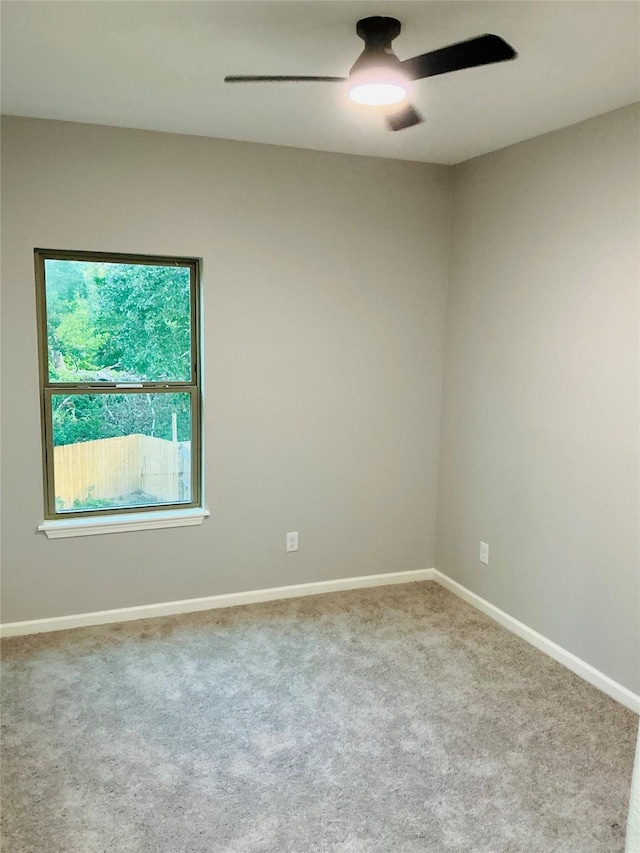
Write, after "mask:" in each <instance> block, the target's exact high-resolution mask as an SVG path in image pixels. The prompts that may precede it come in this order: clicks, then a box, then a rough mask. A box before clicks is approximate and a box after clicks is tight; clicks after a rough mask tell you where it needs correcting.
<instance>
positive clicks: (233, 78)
mask: <svg viewBox="0 0 640 853" xmlns="http://www.w3.org/2000/svg"><path fill="white" fill-rule="evenodd" d="M346 79H347V78H346V77H255V76H251V75H249V76H244V77H243V76H237V75H231V76H229V77H225V78H224V82H225V83H342V82H344V81H345V80H346Z"/></svg>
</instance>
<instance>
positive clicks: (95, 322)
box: [44, 258, 192, 382]
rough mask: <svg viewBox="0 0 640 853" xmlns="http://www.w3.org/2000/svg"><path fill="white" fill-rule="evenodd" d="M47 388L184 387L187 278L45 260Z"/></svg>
mask: <svg viewBox="0 0 640 853" xmlns="http://www.w3.org/2000/svg"><path fill="white" fill-rule="evenodd" d="M44 266H45V282H46V310H47V354H48V375H49V376H48V378H49V381H50V382H109V381H113V382H141V381H148V382H189V381H190V380H191V369H192V366H191V293H190V289H191V288H190V271H189V268H188V267H184V266H175V265H174V266H156V265H150V264H126V263H104V262H92V261H77V260H61V259H55V258H49V259H46V260H45V262H44Z"/></svg>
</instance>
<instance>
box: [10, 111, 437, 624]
mask: <svg viewBox="0 0 640 853" xmlns="http://www.w3.org/2000/svg"><path fill="white" fill-rule="evenodd" d="M2 167H3V168H2V192H3V195H2V232H3V235H2V236H3V245H2V249H3V251H2V274H3V293H2V322H3V327H2V344H3V356H4V357H3V372H4V380H3V400H2V403H3V436H2V437H3V470H2V474H3V484H4V490H3V506H2V509H3V541H2V552H3V567H2V569H3V570H2V581H3V593H4V594H3V599H4V606H3V617H2V618H3V621H5V622H10V621H14V620H23V619H37V618H43V617H49V616H59V615H66V614H72V613H82V612H87V611H93V610H102V609H108V608H117V607H125V606H129V605H136V604H146V603H152V602H161V601H171V600H176V599H183V598H191V597H196V596H204V595H211V594H216V593H224V592H231V591H241V590H246V589H256V588H260V587H271V586H277V585H281V584H292V583H301V582H306V581H318V580H323V579H331V578H339V577H345V576H353V575H360V574H370V573H379V572H389V571H398V570H404V569H420V568H428V567H430V566H432V565H433V547H434V518H435V500H436V479H437V444H438V427H439V420H440V388H441V378H442V353H443V335H444V311H445V294H446V274H447V263H448V239H449V236H448V235H449V232H448V220H449V198H450V194H449V170H448V169H447V167H444V166H430V165H424V164H417V163H402V162H397V161H391V160H375V159H370V158H365V157H353V156H343V155H334V154H320V153H314V152H309V151H298V150H293V149H282V148H273V147H269V146H261V145H253V144H244V143H234V142H225V141H218V140H212V139H204V138H196V137H181V136H177V135H171V134H160V133H150V132H141V131H132V130H123V129H117V128H106V127H95V126H88V125H74V124H67V123H60V122H47V121H38V120H27V119H16V118H9V119H6V120H5V121H4V122H3V140H2ZM36 246H40V247H45V248H63V249H85V250H87V249H89V250H91V249H95V250H103V251H111V252H135V253H137V252H140V253H152V254H178V255H195V256H201V257H202V258H203V268H204V281H203V285H204V346H205V349H204V364H205V377H206V400H205V442H206V489H207V501H206V503H207V505H208V506H209V508H210V509H211V518H210V519H209V520H208V521H205V522H204V524H203V525H202V526H201V527H199V528H182V529H172V530H154V531H148V532H136V533H126V534H116V535H106V536H92V537H83V538H76V539H63V540H56V541H49V540H47V539H46V538H45V536H44V535H43V534H38V533H36V526H37V525H38V523H39V522H41V521H42V516H43V510H42V494H41V490H42V476H41V459H40V456H41V451H40V447H41V445H40V416H39V403H38V391H37V388H38V378H37V347H36V323H35V285H34V273H33V249H34V247H36ZM289 530H298V531H299V532H300V551H299V552H298V553H297V554H286V553H285V550H284V547H285V533H286V532H287V531H289Z"/></svg>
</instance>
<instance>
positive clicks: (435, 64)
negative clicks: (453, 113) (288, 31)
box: [224, 17, 518, 130]
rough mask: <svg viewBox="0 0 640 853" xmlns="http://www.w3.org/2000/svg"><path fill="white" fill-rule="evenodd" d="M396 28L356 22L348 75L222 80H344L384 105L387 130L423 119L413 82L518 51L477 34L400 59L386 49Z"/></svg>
mask: <svg viewBox="0 0 640 853" xmlns="http://www.w3.org/2000/svg"><path fill="white" fill-rule="evenodd" d="M400 29H401V24H400V21H398V20H396V19H395V18H382V17H373V18H363V19H362V20H360V21H358V23H357V25H356V33H357V34H358V35H359V36H360V38H361V39H362V40H363V41H364V50H363V51H362V53H361V54H360V56H359V57H358V58H357V59H356V61H355V63H354V64H353V66H352V67H351V70H350V71H349V76H348V77H304V76H302V77H301V76H293V77H286V76H255V75H245V76H238V75H230V76H228V77H225V78H224V79H225V82H226V83H302V82H312V83H313V82H315V83H347V84H348V88H349V96H350V97H351V98H352V100H354V101H356V102H357V103H361V104H367V105H371V106H385V107H388V110H387V113H386V116H385V117H386V121H387V125H388V126H389V129H390V130H403V129H404V128H406V127H412V126H413V125H415V124H420V122H422V121H424V119H423V118H422V116H421V115H420V113H419V112H418V111H417V110H416V109H415V107H413V106H412V105H411V103H410V102H409V101H408V97H407V96H408V94H409V91H410V88H411V82H412V81H413V80H423V79H424V78H425V77H434V76H435V75H436V74H448V73H449V72H450V71H459V70H461V69H463V68H475V67H477V66H479V65H491V64H492V63H494V62H504V61H505V60H508V59H515V58H516V56H517V55H518V54H517V53H516V52H515V50H514V49H513V48H512V47H511V45H509V44H507V42H506V41H504V40H503V39H501V38H500V36H495V35H482V36H477V37H476V38H472V39H468V40H467V41H461V42H457V43H456V44H450V45H448V46H447V47H441V48H440V49H439V50H432V51H430V52H429V53H423V54H421V55H420V56H414V57H413V58H412V59H405V60H404V61H400V60H399V59H398V57H397V56H396V55H395V53H394V52H393V50H392V48H391V42H392V41H393V40H394V39H395V38H397V37H398V36H399V35H400Z"/></svg>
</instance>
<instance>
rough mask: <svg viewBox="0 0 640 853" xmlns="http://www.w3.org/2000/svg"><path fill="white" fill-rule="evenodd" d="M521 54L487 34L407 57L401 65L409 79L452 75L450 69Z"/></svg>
mask: <svg viewBox="0 0 640 853" xmlns="http://www.w3.org/2000/svg"><path fill="white" fill-rule="evenodd" d="M517 55H518V54H517V53H516V52H515V50H514V49H513V48H512V47H511V45H509V44H507V43H506V41H504V40H503V39H501V38H500V36H494V35H484V36H478V37H477V38H473V39H468V40H467V41H460V42H458V43H457V44H450V45H449V46H448V47H441V48H440V49H439V50H432V51H431V53H423V54H422V56H414V57H413V58H412V59H405V61H404V62H401V63H400V67H401V68H402V70H403V72H404V73H405V74H406V75H407V77H409V79H411V80H422V79H423V78H424V77H435V76H436V74H448V72H449V71H460V70H461V69H462V68H475V67H476V66H478V65H491V64H492V63H493V62H504V61H505V60H507V59H515V58H516V56H517Z"/></svg>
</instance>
